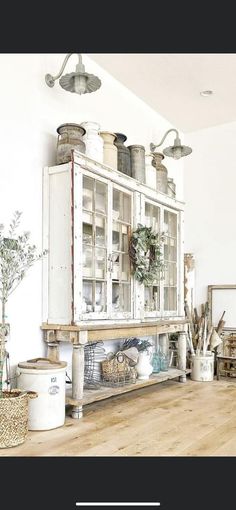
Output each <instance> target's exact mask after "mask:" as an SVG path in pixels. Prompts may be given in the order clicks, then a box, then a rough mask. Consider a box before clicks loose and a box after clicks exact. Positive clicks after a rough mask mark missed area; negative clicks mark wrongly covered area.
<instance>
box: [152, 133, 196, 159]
mask: <svg viewBox="0 0 236 510" xmlns="http://www.w3.org/2000/svg"><path fill="white" fill-rule="evenodd" d="M171 131H175V133H176V138H175V140H174V145H171V146H170V147H166V149H163V154H165V156H169V157H171V158H174V159H180V158H182V157H183V156H188V154H191V152H192V149H191V147H188V146H187V145H181V140H180V137H179V133H178V131H177V129H174V128H172V129H168V131H166V133H165V134H164V136H163V138H162V140H161V142H160V143H158V144H157V145H154V143H150V150H151V152H154V150H155V148H156V147H160V145H162V144H163V142H164V140H165V138H166V137H167V135H168V134H169V133H170V132H171Z"/></svg>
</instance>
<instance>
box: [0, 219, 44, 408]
mask: <svg viewBox="0 0 236 510" xmlns="http://www.w3.org/2000/svg"><path fill="white" fill-rule="evenodd" d="M21 214H22V213H21V212H19V211H15V213H14V215H13V219H12V221H11V223H10V226H9V229H8V231H7V232H4V225H2V224H1V225H0V300H1V324H0V398H1V397H2V388H3V369H4V363H5V360H6V355H7V353H6V334H7V326H6V304H7V301H8V299H9V296H10V295H11V294H12V292H14V290H15V289H16V288H17V287H18V285H19V284H20V282H21V281H22V280H23V278H24V276H25V274H26V272H27V271H28V269H29V268H30V267H31V266H32V265H33V264H34V263H35V262H36V261H37V260H40V259H41V258H42V257H43V256H44V255H45V254H46V253H47V251H46V250H45V251H43V252H42V253H38V252H37V248H36V246H35V245H34V244H30V233H29V232H23V233H22V234H18V232H17V231H18V228H19V226H20V220H21Z"/></svg>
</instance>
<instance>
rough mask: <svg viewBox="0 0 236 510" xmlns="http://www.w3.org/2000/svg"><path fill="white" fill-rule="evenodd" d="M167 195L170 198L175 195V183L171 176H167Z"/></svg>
mask: <svg viewBox="0 0 236 510" xmlns="http://www.w3.org/2000/svg"><path fill="white" fill-rule="evenodd" d="M167 195H169V197H171V198H175V197H176V184H175V182H174V179H172V177H169V178H168V180H167Z"/></svg>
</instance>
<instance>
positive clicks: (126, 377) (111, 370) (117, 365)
mask: <svg viewBox="0 0 236 510" xmlns="http://www.w3.org/2000/svg"><path fill="white" fill-rule="evenodd" d="M102 375H103V381H104V382H107V383H111V385H112V386H115V385H119V386H121V385H123V384H128V383H130V382H133V383H135V382H136V371H135V369H134V368H133V367H131V366H130V362H129V360H128V358H127V357H126V356H125V355H124V354H123V353H122V352H117V353H116V355H115V356H114V357H113V358H112V359H110V360H106V361H103V362H102Z"/></svg>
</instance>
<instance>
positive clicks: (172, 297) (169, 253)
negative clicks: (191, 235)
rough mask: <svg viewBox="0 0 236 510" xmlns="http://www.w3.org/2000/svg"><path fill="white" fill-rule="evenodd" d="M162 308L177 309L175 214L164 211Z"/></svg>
mask: <svg viewBox="0 0 236 510" xmlns="http://www.w3.org/2000/svg"><path fill="white" fill-rule="evenodd" d="M164 231H165V244H164V263H165V279H164V310H165V311H176V310H177V215H176V214H175V213H172V212H170V211H166V210H165V211H164Z"/></svg>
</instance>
